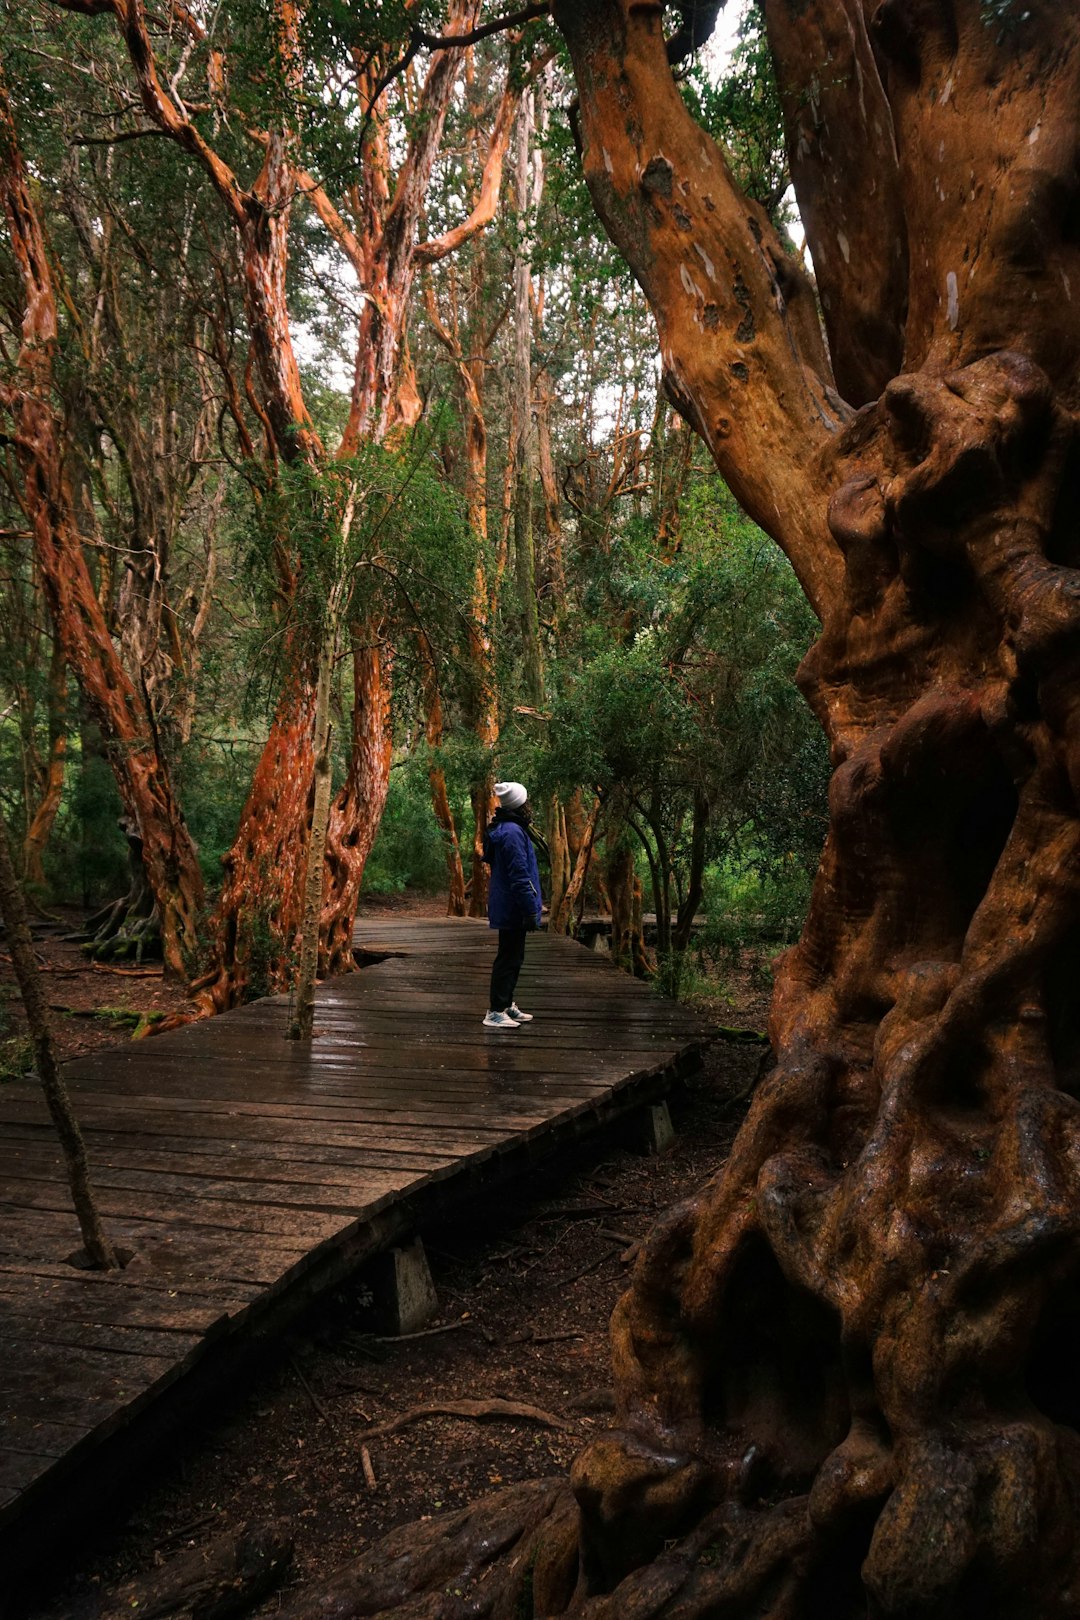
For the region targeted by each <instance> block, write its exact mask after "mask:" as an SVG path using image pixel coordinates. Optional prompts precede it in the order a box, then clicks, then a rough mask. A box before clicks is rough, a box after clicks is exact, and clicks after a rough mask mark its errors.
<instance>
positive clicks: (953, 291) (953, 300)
mask: <svg viewBox="0 0 1080 1620" xmlns="http://www.w3.org/2000/svg"><path fill="white" fill-rule="evenodd" d="M945 286H946V288H947V289H948V294H949V306H948V313H949V330H950V332H955V331H956V328H957V326H958V325H959V324H960V289H959V287H958V286H957V282H956V271H955V270H950V271H949V273H948V275H947V276H946V277H945Z"/></svg>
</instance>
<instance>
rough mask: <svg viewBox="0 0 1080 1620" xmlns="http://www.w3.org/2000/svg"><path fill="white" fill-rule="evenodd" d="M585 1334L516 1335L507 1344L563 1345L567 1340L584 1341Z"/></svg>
mask: <svg viewBox="0 0 1080 1620" xmlns="http://www.w3.org/2000/svg"><path fill="white" fill-rule="evenodd" d="M584 1337H585V1335H584V1333H515V1334H514V1335H513V1337H512V1338H509V1339H507V1341H506V1342H507V1344H562V1343H563V1341H564V1340H566V1339H583V1338H584Z"/></svg>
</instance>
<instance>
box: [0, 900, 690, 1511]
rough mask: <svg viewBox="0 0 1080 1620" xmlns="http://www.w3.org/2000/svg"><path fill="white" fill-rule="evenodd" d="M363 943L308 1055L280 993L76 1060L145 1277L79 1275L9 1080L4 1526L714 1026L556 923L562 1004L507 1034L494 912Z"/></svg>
mask: <svg viewBox="0 0 1080 1620" xmlns="http://www.w3.org/2000/svg"><path fill="white" fill-rule="evenodd" d="M357 942H358V945H359V946H360V947H361V949H362V951H363V952H364V953H365V958H364V959H365V961H366V963H367V964H368V965H365V966H364V967H363V968H362V969H361V971H359V972H357V973H354V974H351V975H348V976H346V977H344V978H340V979H336V980H334V981H332V982H331V983H330V984H327V985H324V986H322V987H320V990H319V993H318V1002H317V1011H316V1024H315V1039H314V1040H313V1041H312V1042H311V1043H310V1044H308V1045H301V1044H298V1043H293V1042H288V1041H286V1040H285V1039H284V1034H285V1027H286V1024H287V1021H288V1015H289V1007H288V1002H287V999H286V998H284V997H272V998H269V999H267V1000H264V1001H259V1002H255V1003H253V1004H251V1005H250V1006H247V1007H244V1008H241V1009H239V1010H238V1011H236V1012H234V1013H230V1014H227V1015H226V1016H225V1017H222V1018H218V1019H214V1020H212V1021H209V1022H206V1023H200V1024H196V1025H192V1026H190V1027H189V1028H186V1029H181V1030H176V1031H173V1032H172V1033H170V1034H166V1035H162V1036H158V1037H156V1038H154V1039H152V1040H148V1041H140V1042H137V1043H132V1044H130V1045H128V1046H123V1047H118V1048H112V1049H110V1050H108V1051H104V1052H101V1053H99V1054H96V1055H94V1056H93V1057H89V1058H86V1059H82V1060H80V1061H78V1062H76V1063H72V1064H69V1065H68V1066H67V1069H66V1075H67V1080H68V1085H69V1087H70V1089H71V1093H72V1099H73V1101H74V1104H75V1108H76V1111H77V1113H78V1115H79V1118H80V1120H81V1123H82V1126H83V1131H84V1134H85V1137H86V1143H87V1148H88V1151H89V1155H90V1162H91V1167H92V1172H93V1178H94V1183H95V1186H96V1188H97V1192H98V1199H99V1203H100V1206H101V1209H102V1213H103V1215H104V1216H105V1218H106V1221H107V1224H108V1228H109V1232H110V1235H111V1237H112V1239H113V1242H114V1243H115V1244H117V1245H119V1246H121V1247H123V1248H126V1249H130V1250H132V1251H134V1253H135V1258H134V1260H133V1261H132V1263H131V1264H130V1265H129V1266H128V1267H127V1268H126V1269H125V1270H124V1271H123V1272H122V1273H119V1274H113V1275H111V1276H101V1275H97V1274H95V1273H92V1272H86V1271H81V1270H77V1269H75V1268H74V1267H73V1266H72V1265H71V1263H70V1258H69V1257H71V1256H72V1255H73V1254H74V1253H75V1252H77V1251H78V1248H79V1243H80V1239H79V1231H78V1226H77V1224H76V1221H75V1218H74V1215H73V1214H72V1213H71V1207H70V1199H69V1196H68V1193H67V1188H66V1184H65V1181H64V1177H63V1172H62V1169H61V1160H60V1153H59V1149H58V1147H57V1145H56V1141H55V1136H54V1132H53V1130H52V1127H51V1125H50V1123H49V1120H48V1117H47V1114H46V1111H45V1107H44V1104H43V1102H42V1100H41V1096H40V1092H39V1089H38V1087H37V1085H36V1083H34V1082H32V1081H16V1082H13V1083H10V1084H6V1085H4V1086H3V1087H0V1532H2V1531H4V1530H5V1529H6V1530H8V1531H10V1530H11V1529H12V1527H14V1526H16V1525H17V1524H18V1523H19V1522H20V1521H21V1520H23V1519H25V1518H27V1517H33V1516H34V1514H35V1513H38V1514H39V1515H40V1514H42V1513H47V1512H48V1510H49V1504H50V1491H51V1489H53V1488H54V1487H55V1485H56V1482H57V1481H59V1480H66V1481H67V1482H68V1483H70V1480H71V1477H72V1476H73V1475H74V1474H78V1473H80V1472H81V1473H82V1474H85V1475H87V1476H88V1477H91V1476H92V1472H93V1469H94V1465H95V1457H96V1456H97V1453H98V1451H99V1449H100V1447H101V1446H102V1444H103V1443H105V1442H106V1441H108V1440H109V1439H110V1437H115V1436H117V1435H118V1433H119V1432H120V1431H124V1430H128V1429H132V1428H136V1427H137V1426H138V1423H139V1421H140V1418H141V1416H143V1415H144V1414H146V1413H147V1412H148V1411H149V1410H150V1409H151V1408H152V1407H153V1406H154V1405H155V1403H156V1402H159V1400H160V1398H161V1397H163V1396H164V1395H165V1393H166V1392H168V1391H170V1390H171V1391H174V1392H175V1390H176V1387H177V1385H178V1382H179V1381H181V1380H183V1379H184V1377H185V1376H186V1375H188V1374H190V1373H191V1372H192V1369H194V1368H196V1367H198V1368H199V1369H200V1372H201V1373H202V1374H205V1373H206V1371H207V1368H208V1366H209V1367H211V1368H212V1366H213V1360H212V1358H213V1357H214V1355H215V1347H222V1346H224V1345H227V1344H230V1343H231V1344H232V1345H233V1348H235V1344H236V1340H237V1337H238V1336H242V1335H244V1334H246V1333H247V1332H249V1331H251V1330H252V1329H253V1328H257V1327H258V1324H259V1321H260V1319H265V1318H268V1317H269V1315H270V1307H271V1305H273V1307H274V1313H275V1320H277V1319H278V1318H280V1317H281V1316H282V1315H287V1314H288V1312H289V1309H290V1308H291V1309H296V1310H298V1309H300V1308H301V1307H302V1305H303V1304H305V1303H306V1302H307V1301H308V1300H309V1299H310V1298H311V1297H312V1296H313V1294H315V1293H317V1292H318V1291H319V1289H320V1288H322V1287H329V1286H333V1285H335V1284H336V1283H338V1282H340V1280H341V1277H342V1276H343V1275H346V1274H347V1273H348V1271H349V1270H350V1269H352V1268H353V1267H355V1265H356V1264H357V1263H359V1262H360V1261H361V1260H363V1258H365V1256H366V1255H367V1254H369V1253H371V1252H373V1250H374V1249H375V1248H377V1247H378V1246H380V1244H382V1243H385V1242H386V1241H388V1240H389V1236H390V1235H392V1233H393V1219H394V1218H395V1216H400V1217H401V1221H400V1223H399V1224H401V1225H402V1229H403V1224H404V1221H405V1215H404V1214H403V1211H404V1208H405V1201H406V1200H407V1201H408V1212H409V1218H412V1216H413V1213H414V1212H415V1214H416V1215H418V1216H419V1218H420V1220H421V1224H422V1220H423V1212H424V1211H428V1212H433V1211H434V1210H435V1209H436V1208H438V1207H439V1205H440V1203H442V1204H445V1203H446V1202H447V1201H449V1200H450V1199H451V1198H452V1196H453V1194H454V1192H455V1190H460V1191H462V1192H464V1191H466V1190H471V1189H472V1188H473V1187H474V1186H475V1184H476V1181H477V1179H478V1177H483V1178H484V1179H485V1180H487V1181H488V1182H490V1181H492V1180H494V1179H497V1177H498V1175H499V1174H500V1173H511V1172H512V1170H513V1168H514V1167H515V1166H516V1165H519V1164H520V1162H521V1153H522V1150H523V1149H524V1150H525V1151H526V1152H531V1151H536V1152H539V1151H543V1150H544V1148H545V1145H547V1146H550V1145H551V1144H552V1143H554V1142H557V1141H559V1140H562V1139H564V1138H565V1137H567V1136H568V1135H572V1134H576V1133H578V1132H580V1131H582V1130H586V1129H589V1128H594V1127H595V1126H598V1125H600V1124H602V1123H604V1122H605V1121H606V1120H608V1119H610V1118H613V1117H615V1116H616V1115H617V1114H618V1113H619V1112H621V1111H624V1110H625V1109H628V1108H630V1107H632V1106H636V1105H638V1104H640V1102H641V1101H643V1100H648V1098H650V1097H655V1096H657V1095H660V1094H661V1093H662V1090H663V1089H664V1086H665V1085H667V1084H669V1083H670V1081H671V1080H672V1079H674V1078H675V1077H676V1075H677V1074H678V1073H681V1072H686V1070H687V1069H688V1068H691V1067H693V1066H694V1063H695V1062H696V1057H697V1053H698V1051H699V1049H700V1043H701V1038H702V1035H703V1033H704V1026H703V1025H702V1024H701V1022H700V1021H699V1020H698V1019H697V1018H695V1017H694V1016H693V1015H692V1014H690V1013H688V1012H686V1011H685V1010H684V1009H682V1008H679V1007H677V1006H675V1005H674V1004H673V1003H671V1002H667V1001H663V1000H661V999H660V998H659V997H657V996H655V995H653V994H652V993H651V992H650V991H649V990H647V989H646V988H645V987H643V986H642V985H640V984H637V983H635V982H634V981H633V980H632V979H630V978H628V977H627V976H626V975H624V974H620V973H618V972H616V971H615V970H614V969H612V968H611V967H610V966H609V965H607V964H606V963H605V962H604V961H603V960H602V959H600V958H597V957H595V956H593V955H592V954H591V953H590V952H588V951H586V950H585V949H583V948H582V947H581V946H579V945H575V944H573V943H572V942H570V941H568V940H564V939H558V938H552V937H549V936H548V935H546V934H538V935H536V936H534V937H532V938H530V940H529V944H528V951H527V957H526V965H525V969H524V972H523V974H522V978H521V982H520V984H519V989H518V1000H519V1002H520V1003H521V1004H522V1005H523V1006H525V1008H526V1010H528V1011H531V1012H533V1013H535V1015H536V1018H535V1022H534V1023H532V1024H527V1025H523V1026H522V1027H521V1028H520V1029H518V1030H514V1031H509V1032H500V1031H492V1030H486V1029H484V1028H483V1027H482V1024H481V1019H482V1017H483V1013H484V1009H485V1006H486V1001H487V980H488V974H489V972H490V966H491V959H492V956H493V954H494V946H493V938H492V936H491V934H490V933H489V931H488V930H487V928H486V927H484V926H483V925H482V924H479V923H468V922H453V921H441V920H432V919H426V918H425V919H405V918H403V919H391V918H387V919H381V920H380V919H376V920H373V921H371V922H367V923H364V924H361V925H360V927H359V929H358V934H357ZM384 952H385V953H389V954H386V955H385V956H384V958H383V959H382V960H374V959H375V958H377V957H379V956H380V955H382V953H384ZM549 1139H550V1140H549ZM380 1222H381V1224H380ZM224 1359H225V1358H222V1360H223V1361H224Z"/></svg>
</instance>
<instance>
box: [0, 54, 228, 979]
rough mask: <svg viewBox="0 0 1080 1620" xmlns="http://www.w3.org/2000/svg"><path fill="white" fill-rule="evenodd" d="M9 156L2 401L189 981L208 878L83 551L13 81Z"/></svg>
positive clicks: (37, 542) (73, 660) (70, 637)
mask: <svg viewBox="0 0 1080 1620" xmlns="http://www.w3.org/2000/svg"><path fill="white" fill-rule="evenodd" d="M0 156H2V158H3V162H2V163H0V193H2V196H3V202H4V210H5V214H6V217H7V222H8V229H9V233H10V238H11V244H12V249H13V252H14V255H15V262H16V266H17V269H18V273H19V280H20V285H21V292H22V299H23V310H22V333H21V339H22V346H21V348H20V351H19V356H18V366H17V382H16V384H15V385H14V386H8V387H6V388H5V389H4V390H3V391H2V393H0V404H2V405H3V406H4V407H5V408H6V409H7V411H8V412H9V414H10V416H11V420H12V422H13V424H14V435H13V436H14V446H15V455H16V458H17V461H18V465H19V468H20V471H21V473H22V477H23V490H22V495H23V505H24V510H25V512H26V516H27V521H28V524H29V526H30V529H31V532H32V534H33V538H34V552H35V556H36V558H37V562H38V566H39V567H40V569H41V575H42V581H43V584H44V588H45V594H46V598H47V601H48V604H49V613H50V617H51V619H52V622H53V625H54V627H55V631H56V635H57V637H58V640H59V642H60V645H61V647H62V649H63V654H64V657H65V658H66V660H67V663H68V665H69V666H70V668H71V669H72V671H73V672H74V673H75V675H76V678H77V679H78V681H79V685H80V687H81V689H82V692H83V694H84V697H85V699H86V702H87V704H88V705H89V707H90V709H91V710H92V712H93V714H94V717H95V719H96V720H97V721H98V724H99V725H100V727H101V731H102V736H103V737H104V739H105V742H106V745H107V747H108V749H109V754H110V761H111V763H112V766H113V769H114V772H115V775H116V779H117V785H118V787H119V789H120V794H121V797H122V799H123V801H124V807H125V809H126V810H127V812H128V814H129V815H130V816H131V817H132V819H133V820H134V821H135V822H136V823H137V825H138V827H139V832H140V836H141V838H142V844H143V854H144V858H145V861H146V872H147V877H148V880H149V882H150V885H151V887H152V889H153V891H154V895H155V898H156V899H157V902H158V905H159V907H160V910H161V919H162V934H163V942H164V952H165V961H166V964H167V966H168V967H169V969H170V971H171V972H173V973H175V974H177V975H181V974H185V973H186V972H187V971H188V970H189V969H190V965H191V963H192V962H194V960H195V959H196V953H197V949H198V926H199V916H200V912H201V909H202V905H203V883H202V874H201V871H200V869H199V863H198V858H197V856H196V854H195V849H194V846H193V845H192V842H191V838H190V836H189V834H188V831H187V827H186V825H185V822H184V818H183V814H182V813H181V810H180V807H179V805H178V803H177V802H176V798H175V795H174V793H173V789H172V784H171V782H170V780H169V774H168V769H167V766H166V763H165V760H164V759H163V758H162V756H161V753H160V751H159V749H158V747H157V741H156V737H155V735H154V731H153V726H152V722H151V718H150V716H149V715H148V714H147V711H146V706H145V703H144V702H143V700H142V698H141V697H140V695H139V694H138V693H137V692H136V690H135V688H134V687H133V685H132V683H131V680H130V679H129V677H128V675H127V673H126V671H125V670H124V667H123V665H122V663H121V661H120V658H119V655H118V653H117V650H116V647H115V646H114V644H113V640H112V637H111V636H110V634H109V630H108V626H107V624H106V622H105V617H104V613H103V611H102V607H101V603H100V602H99V600H98V597H97V594H96V593H95V590H94V586H93V582H92V580H91V578H90V573H89V569H88V568H87V564H86V558H85V556H84V553H83V548H82V542H81V537H80V535H79V531H78V526H77V523H76V520H75V513H74V503H73V498H72V493H71V488H70V485H69V483H68V480H67V477H66V475H65V470H64V465H63V456H62V453H61V449H60V432H59V424H58V422H57V418H56V414H55V411H54V409H53V405H52V399H51V390H52V366H53V355H54V352H55V349H56V340H57V313H56V295H55V290H54V286H53V278H52V272H51V270H50V268H49V261H48V256H47V253H46V250H45V241H44V237H43V234H42V231H41V225H40V222H39V220H38V217H37V213H36V210H35V207H34V203H33V198H32V194H31V191H30V186H29V183H28V180H27V176H26V170H25V165H24V163H23V159H22V153H21V151H20V149H19V144H18V138H17V135H16V131H15V126H14V123H13V121H12V118H11V110H10V107H9V104H8V100H7V93H6V89H5V87H4V85H3V81H2V80H0Z"/></svg>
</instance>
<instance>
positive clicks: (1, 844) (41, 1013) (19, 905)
mask: <svg viewBox="0 0 1080 1620" xmlns="http://www.w3.org/2000/svg"><path fill="white" fill-rule="evenodd" d="M0 922H2V923H3V926H4V932H5V934H6V935H7V943H8V949H9V950H10V951H11V961H12V965H13V967H14V969H15V977H16V979H17V980H18V983H19V991H20V993H21V995H22V1000H23V1006H24V1007H25V1009H26V1019H27V1023H28V1024H29V1026H30V1038H31V1040H32V1041H33V1045H34V1067H35V1069H36V1070H37V1075H38V1079H39V1080H40V1081H41V1089H42V1091H43V1092H44V1093H45V1101H46V1104H47V1105H48V1109H49V1114H50V1116H51V1118H52V1122H53V1124H54V1126H55V1127H56V1134H57V1135H58V1136H59V1138H60V1146H61V1147H62V1148H63V1152H64V1163H65V1165H66V1167H67V1175H68V1185H69V1186H70V1188H71V1200H72V1203H73V1204H74V1205H75V1214H76V1216H77V1217H78V1221H79V1229H80V1231H81V1232H82V1237H83V1243H84V1245H85V1247H86V1253H87V1256H88V1257H89V1260H90V1263H91V1265H94V1266H97V1267H99V1268H100V1269H101V1270H102V1271H109V1270H113V1269H115V1268H116V1267H117V1266H118V1265H119V1261H118V1260H117V1258H116V1251H115V1250H114V1249H113V1246H112V1244H111V1243H110V1242H109V1239H108V1237H107V1236H106V1234H105V1229H104V1227H103V1226H102V1224H101V1217H100V1215H99V1214H98V1210H97V1204H96V1203H95V1200H94V1191H93V1187H92V1186H91V1184H90V1170H89V1166H88V1164H87V1159H86V1148H85V1145H84V1143H83V1139H82V1132H81V1131H80V1130H79V1123H78V1120H77V1119H76V1118H75V1114H74V1112H73V1110H72V1107H71V1099H70V1098H69V1096H68V1093H67V1087H66V1086H65V1085H64V1082H63V1080H62V1079H61V1076H60V1065H59V1064H58V1063H57V1061H56V1050H55V1048H54V1046H53V1041H52V1033H51V1031H50V1029H49V1014H48V1008H47V1004H46V1000H45V993H44V991H43V990H42V987H41V976H40V974H39V973H38V967H37V961H36V959H35V957H34V946H33V941H32V940H31V938H30V928H29V925H28V923H27V920H26V903H25V901H24V899H23V893H22V889H21V888H20V887H19V880H18V878H17V877H16V875H15V867H14V863H13V862H12V859H11V849H10V846H9V844H8V836H7V828H6V827H5V826H4V824H3V821H2V820H0Z"/></svg>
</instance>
